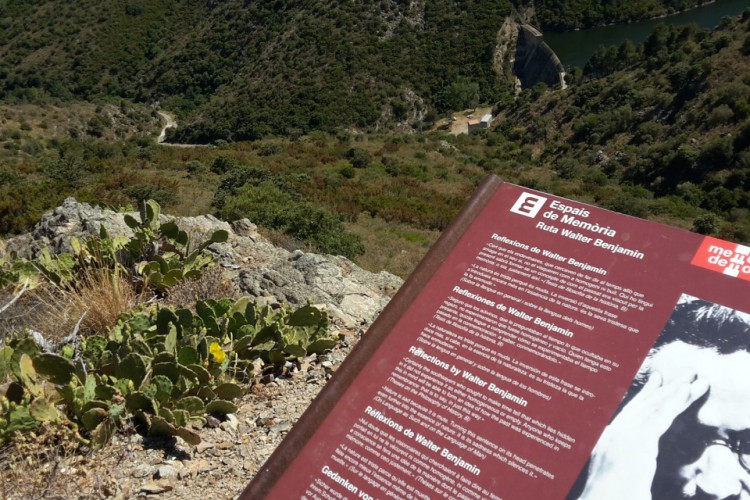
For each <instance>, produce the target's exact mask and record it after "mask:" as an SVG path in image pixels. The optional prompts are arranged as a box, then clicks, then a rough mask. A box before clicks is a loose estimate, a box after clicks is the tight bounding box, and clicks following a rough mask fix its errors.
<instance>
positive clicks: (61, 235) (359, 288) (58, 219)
mask: <svg viewBox="0 0 750 500" xmlns="http://www.w3.org/2000/svg"><path fill="white" fill-rule="evenodd" d="M131 215H133V216H134V217H135V218H136V219H137V218H138V213H131ZM123 217H124V214H122V213H117V212H113V211H111V210H106V209H102V208H100V207H92V206H91V205H88V204H86V203H78V202H77V201H75V199H73V198H68V199H66V200H65V202H64V203H63V204H62V205H61V206H59V207H57V208H55V209H54V210H52V211H50V212H48V213H46V214H45V215H44V216H43V217H42V219H41V221H40V222H39V223H38V224H37V225H36V226H35V227H34V229H33V230H32V231H31V232H30V233H28V234H24V235H21V236H17V237H14V238H12V239H9V240H7V241H6V242H4V244H3V245H0V256H2V255H5V254H6V253H8V252H11V251H16V252H17V253H18V255H19V256H22V257H26V258H32V257H35V256H37V255H39V252H41V250H42V249H43V248H49V249H50V251H52V252H70V251H71V250H72V247H71V243H70V242H71V239H72V238H73V237H76V238H78V239H84V238H86V237H93V236H97V235H98V234H99V231H100V228H101V227H104V228H105V229H106V230H107V233H108V234H109V235H110V236H124V237H130V236H132V231H131V230H130V228H128V227H127V225H126V224H125V222H124V219H123ZM160 218H161V220H162V221H167V220H172V219H174V220H175V222H177V224H178V225H179V226H180V228H181V229H183V230H185V231H187V232H188V234H189V235H190V237H191V240H192V241H194V242H201V241H205V240H206V239H208V238H209V237H210V235H211V234H212V233H213V232H214V231H216V230H219V229H222V230H225V231H227V232H228V233H229V239H228V240H227V241H226V242H225V243H214V244H212V245H211V246H210V247H209V248H208V250H209V251H210V252H211V253H212V254H213V255H214V256H215V257H216V259H217V261H218V262H219V264H220V267H221V269H222V272H223V273H224V278H225V279H226V280H227V281H228V282H231V283H233V285H234V287H235V288H236V289H237V291H238V292H239V293H241V294H244V295H249V296H251V297H253V298H256V299H258V300H259V301H261V302H263V303H266V304H278V303H290V304H292V305H295V306H301V305H304V304H307V303H308V302H310V303H313V304H316V305H318V304H319V305H325V306H326V309H327V310H328V313H329V314H330V315H331V317H332V318H333V319H334V320H335V321H336V322H337V323H338V324H340V325H341V326H343V327H344V328H352V329H356V328H358V327H360V326H363V325H369V324H370V323H371V322H372V321H373V320H374V318H375V317H376V316H377V314H378V313H379V312H380V311H381V310H382V309H383V307H385V305H386V304H387V303H388V301H389V300H390V298H391V297H392V296H393V294H394V293H395V292H396V291H397V290H398V288H399V287H400V286H401V284H402V280H401V279H400V278H398V277H397V276H394V275H392V274H390V273H387V272H380V273H377V274H375V273H371V272H368V271H365V270H363V269H361V268H360V267H358V266H357V265H356V264H354V263H353V262H352V261H350V260H348V259H346V258H344V257H341V256H330V255H319V254H314V253H305V252H302V251H300V250H296V251H294V252H289V251H287V250H284V249H283V248H278V247H275V246H274V245H272V244H271V243H270V242H268V240H266V239H265V238H263V237H262V236H261V235H260V234H258V232H257V228H256V226H255V225H254V224H253V223H252V222H250V221H249V220H247V219H242V220H240V221H236V222H235V223H234V224H233V225H229V224H227V223H226V222H223V221H220V220H218V219H217V218H216V217H213V216H211V215H202V216H200V217H171V216H168V215H162V216H161V217H160Z"/></svg>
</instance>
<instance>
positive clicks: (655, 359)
mask: <svg viewBox="0 0 750 500" xmlns="http://www.w3.org/2000/svg"><path fill="white" fill-rule="evenodd" d="M568 498H569V499H578V500H601V499H623V500H627V499H633V500H647V499H654V500H656V499H666V500H672V499H684V498H690V499H699V500H705V499H743V500H744V499H750V314H747V313H745V312H740V311H737V310H735V309H731V308H728V307H725V306H722V305H719V304H715V303H711V302H708V301H705V300H701V299H698V298H696V297H692V296H689V295H683V296H682V297H681V298H680V300H679V301H678V303H677V305H676V306H675V309H674V311H673V312H672V315H671V316H670V318H669V321H668V322H667V324H666V326H665V327H664V329H663V331H662V332H661V333H660V335H659V337H658V338H657V340H656V342H655V344H654V346H653V348H652V349H651V351H650V352H649V354H648V356H647V357H646V359H645V360H644V362H643V364H642V366H641V368H640V369H639V370H638V374H637V376H636V377H635V380H634V381H633V384H632V386H631V387H630V389H629V390H628V392H627V394H626V396H625V397H624V398H623V402H622V403H621V405H620V407H619V408H618V410H617V412H616V414H615V416H614V418H613V419H612V421H611V422H610V424H609V425H608V426H607V427H606V429H605V430H604V432H603V433H602V435H601V437H600V438H599V441H598V442H597V444H596V446H595V448H594V450H593V452H592V454H591V457H590V460H589V462H588V464H587V466H586V467H585V468H584V470H583V471H582V472H581V475H580V476H579V478H578V480H577V482H576V484H575V486H574V488H573V489H572V490H571V492H570V494H569V495H568Z"/></svg>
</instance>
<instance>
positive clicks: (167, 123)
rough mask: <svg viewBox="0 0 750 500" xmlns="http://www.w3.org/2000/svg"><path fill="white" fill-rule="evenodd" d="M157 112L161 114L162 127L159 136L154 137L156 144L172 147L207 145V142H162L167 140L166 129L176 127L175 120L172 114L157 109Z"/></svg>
mask: <svg viewBox="0 0 750 500" xmlns="http://www.w3.org/2000/svg"><path fill="white" fill-rule="evenodd" d="M157 113H159V116H161V117H162V119H163V120H164V127H162V129H161V133H160V134H159V137H157V138H156V142H157V144H161V145H162V146H169V147H172V148H200V147H207V146H208V144H180V143H178V142H164V141H166V140H167V129H168V128H174V127H176V126H177V120H176V119H175V117H174V116H172V115H171V114H169V113H167V112H166V111H157Z"/></svg>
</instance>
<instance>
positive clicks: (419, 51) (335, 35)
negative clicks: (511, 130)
mask: <svg viewBox="0 0 750 500" xmlns="http://www.w3.org/2000/svg"><path fill="white" fill-rule="evenodd" d="M510 12H511V4H510V2H509V1H500V2H496V1H488V0H468V1H465V2H458V3H457V2H452V1H447V0H435V1H430V2H426V1H424V0H421V1H414V2H399V1H394V0H385V1H383V2H378V3H370V2H341V1H339V2H330V3H312V4H310V3H303V4H300V3H296V2H286V1H276V2H241V1H239V0H229V1H226V2H215V1H204V2H192V1H187V0H158V1H148V2H147V1H145V0H129V1H128V2H126V3H125V4H124V5H123V3H121V2H114V1H111V0H110V1H105V2H93V1H82V2H76V3H75V4H71V3H69V2H65V1H63V0H49V1H33V2H21V1H5V2H0V19H1V21H0V23H1V27H2V30H1V31H2V35H0V61H3V62H2V63H0V98H2V99H6V100H7V99H26V100H28V99H43V98H47V97H51V98H71V97H76V98H79V99H81V98H92V97H95V96H102V95H108V96H117V97H125V98H130V99H136V100H141V101H148V102H161V104H162V105H163V106H164V107H166V108H168V109H174V110H176V111H178V112H180V113H181V114H182V118H185V117H187V118H188V121H187V123H190V122H191V121H192V122H193V124H192V125H189V126H188V127H187V128H186V129H185V130H183V131H182V132H181V133H179V134H178V136H179V137H182V138H183V139H188V138H189V139H190V140H192V141H194V142H195V141H200V140H203V141H209V140H214V139H218V138H223V139H232V140H240V139H254V138H257V137H259V136H261V135H265V134H269V133H273V134H294V133H300V132H302V133H304V132H306V131H308V130H309V129H312V128H324V129H333V128H336V127H340V126H357V127H365V126H374V125H376V124H377V123H379V122H381V123H385V122H408V123H411V122H415V121H417V122H418V121H420V120H423V119H425V118H426V115H427V114H428V112H429V111H430V110H433V111H434V110H444V109H447V108H454V109H458V108H462V107H465V106H468V105H470V104H471V102H470V101H491V100H494V99H495V98H496V96H497V95H498V92H500V89H501V85H500V84H499V82H498V80H497V76H496V74H495V72H494V70H493V68H492V53H493V50H494V46H495V44H496V34H497V30H498V29H499V27H500V25H501V24H502V21H503V19H504V18H505V17H506V16H507V15H509V14H510Z"/></svg>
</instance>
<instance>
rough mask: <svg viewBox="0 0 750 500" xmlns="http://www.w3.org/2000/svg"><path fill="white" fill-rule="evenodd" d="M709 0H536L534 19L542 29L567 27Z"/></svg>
mask: <svg viewBox="0 0 750 500" xmlns="http://www.w3.org/2000/svg"><path fill="white" fill-rule="evenodd" d="M709 1H710V0H661V1H648V0H646V1H638V0H636V1H633V0H536V1H535V2H534V12H535V16H534V22H535V23H536V24H537V25H539V26H540V27H541V28H542V29H544V30H550V31H569V30H572V29H579V28H590V27H592V26H601V25H604V24H619V23H629V22H633V21H638V20H640V19H649V18H653V17H659V16H665V15H669V14H674V13H676V12H680V11H682V10H686V9H690V8H692V7H696V6H698V5H702V4H705V3H709Z"/></svg>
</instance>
